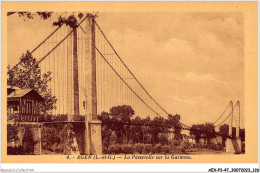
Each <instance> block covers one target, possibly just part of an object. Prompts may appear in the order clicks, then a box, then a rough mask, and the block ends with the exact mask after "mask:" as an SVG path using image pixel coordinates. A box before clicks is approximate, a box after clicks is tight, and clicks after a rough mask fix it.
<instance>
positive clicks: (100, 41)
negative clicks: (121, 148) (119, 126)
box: [8, 15, 241, 154]
mask: <svg viewBox="0 0 260 173" xmlns="http://www.w3.org/2000/svg"><path fill="white" fill-rule="evenodd" d="M30 53H31V55H32V56H33V57H34V58H36V60H37V63H36V64H35V65H36V66H37V65H39V66H40V69H41V72H42V74H43V73H47V72H51V78H52V80H51V81H50V82H49V83H48V88H49V89H50V90H51V93H52V95H54V96H56V98H57V103H56V109H54V110H52V113H51V114H53V115H63V114H66V115H68V117H69V119H68V122H72V123H73V122H75V121H74V120H73V117H74V116H76V115H83V116H85V122H84V124H85V125H78V127H80V128H79V129H78V131H77V133H78V134H79V137H80V138H81V139H82V143H81V144H79V145H80V147H79V148H80V150H81V153H85V154H90V153H91V154H102V138H101V122H100V121H99V120H98V119H97V115H99V114H101V113H102V112H104V111H106V112H108V111H109V109H110V108H111V107H113V106H117V105H129V106H131V107H132V108H133V109H134V110H135V113H136V114H137V115H144V116H149V117H167V116H168V115H169V113H168V112H167V111H166V110H165V109H164V108H163V107H162V106H161V105H160V104H159V103H158V102H157V101H156V100H155V99H154V98H153V97H152V96H151V94H150V93H149V92H148V91H147V90H146V89H145V88H144V86H143V85H142V84H141V82H140V81H139V80H138V79H137V78H136V76H135V75H134V74H133V72H132V71H131V70H130V69H129V67H128V66H127V65H126V64H125V63H124V61H123V59H122V58H121V57H120V56H119V54H118V53H117V52H116V50H115V48H114V47H113V46H112V44H111V43H110V41H109V40H108V38H107V37H106V35H105V34H104V32H103V31H102V29H101V27H100V26H99V25H98V23H97V22H96V21H95V17H93V16H90V15H87V16H86V17H85V18H83V19H82V20H81V21H80V22H79V23H78V24H77V26H76V27H74V28H71V27H69V26H66V25H65V24H63V25H61V26H58V27H57V28H56V29H55V30H54V31H53V32H52V33H51V34H50V35H49V36H47V37H46V39H44V40H43V41H42V42H41V43H40V44H39V45H38V46H37V47H36V48H35V49H33V50H32V51H30ZM20 64H21V62H19V63H18V64H16V65H15V66H14V67H13V68H12V69H10V70H9V72H11V71H12V70H13V69H14V68H16V67H18V66H19V65H20ZM9 72H8V73H9ZM28 73H30V71H28ZM235 108H237V109H235ZM228 109H230V113H229V114H228V115H227V116H226V117H224V114H225V113H226V111H227V110H228ZM235 110H238V115H239V118H238V119H234V118H233V117H234V114H235ZM228 120H229V135H228V136H227V137H228V142H227V145H228V146H227V151H228V152H234V150H235V149H236V148H239V147H240V150H241V144H239V141H238V140H239V129H240V127H241V126H240V124H241V123H240V122H241V117H240V102H239V101H238V102H237V103H236V104H235V106H234V107H233V102H232V101H231V102H230V103H229V104H228V106H227V108H226V109H225V111H224V112H223V114H221V115H220V117H219V118H218V119H217V120H216V121H215V122H214V123H213V124H214V125H215V127H219V126H220V125H222V124H224V123H225V122H226V121H228ZM234 122H235V124H236V126H235V127H236V128H237V130H236V135H233V134H232V127H234ZM75 123H77V122H75ZM125 124H127V123H125ZM131 125H138V124H131ZM139 125H141V126H144V125H143V124H139ZM181 125H182V129H185V130H190V129H191V127H189V126H187V125H185V124H183V123H181ZM216 134H217V133H216ZM218 135H222V134H218ZM234 141H235V142H234ZM234 143H236V144H234ZM240 143H241V141H240ZM235 145H239V147H234V146H235ZM236 150H239V149H236Z"/></svg>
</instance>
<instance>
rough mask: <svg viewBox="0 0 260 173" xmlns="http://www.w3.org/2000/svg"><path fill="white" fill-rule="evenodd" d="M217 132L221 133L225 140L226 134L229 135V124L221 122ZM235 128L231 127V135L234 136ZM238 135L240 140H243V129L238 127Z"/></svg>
mask: <svg viewBox="0 0 260 173" xmlns="http://www.w3.org/2000/svg"><path fill="white" fill-rule="evenodd" d="M219 133H220V134H222V135H223V140H226V138H227V137H226V136H229V125H227V124H223V125H221V126H220V127H219ZM235 134H236V128H235V127H232V136H235ZM239 137H240V138H241V141H242V142H243V141H245V129H239Z"/></svg>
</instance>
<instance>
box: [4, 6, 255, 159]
mask: <svg viewBox="0 0 260 173" xmlns="http://www.w3.org/2000/svg"><path fill="white" fill-rule="evenodd" d="M164 6H165V5H163V4H162V5H161V7H162V9H163V7H164ZM256 6H257V5H256ZM20 9H22V8H18V10H16V8H14V10H9V9H6V10H5V14H3V12H2V16H3V15H5V18H6V51H7V52H6V54H5V55H6V57H2V61H3V58H5V63H2V66H1V68H2V69H3V68H5V71H4V72H5V73H3V74H6V76H5V77H3V76H2V93H3V92H5V94H6V95H4V96H3V94H2V99H1V100H2V102H1V103H2V109H3V105H4V107H5V112H6V114H5V112H3V111H2V115H1V117H2V118H1V119H2V120H4V122H2V123H5V125H6V126H5V127H6V128H4V129H5V130H4V131H2V133H5V136H6V139H3V138H2V143H5V144H4V146H5V147H4V148H3V147H2V152H3V150H5V151H6V156H7V157H12V156H17V158H19V157H20V156H21V157H28V158H29V157H31V156H33V155H37V156H39V157H42V156H43V157H45V156H46V157H47V156H48V157H50V158H51V157H53V158H55V157H62V158H63V159H64V160H67V161H68V162H69V160H70V159H71V160H73V159H79V160H80V159H93V158H94V159H95V158H96V159H98V158H99V156H100V159H101V161H102V160H104V159H107V158H109V157H111V158H112V160H116V159H124V161H123V162H127V159H130V160H131V159H132V160H136V159H137V160H138V159H145V160H149V159H158V158H157V157H156V156H157V155H161V156H162V158H165V159H167V155H168V156H169V157H170V158H171V159H173V160H174V159H181V160H182V159H183V160H186V161H189V160H193V158H199V157H201V156H203V157H204V156H205V157H219V156H221V158H222V157H223V158H225V157H227V158H228V157H235V158H236V159H239V158H242V157H243V158H244V157H245V156H246V154H252V150H251V149H253V148H252V147H250V149H249V150H248V148H249V147H247V145H248V143H252V141H251V140H252V139H250V138H249V137H248V135H250V133H251V132H252V128H253V126H251V124H252V123H254V122H253V121H252V120H253V119H255V120H257V116H258V115H257V114H254V115H253V114H249V113H248V112H247V110H248V109H247V104H249V102H248V100H247V101H246V96H247V94H246V93H247V91H246V90H250V88H249V87H247V83H246V82H247V75H248V72H247V71H246V70H248V66H247V65H246V64H247V60H246V57H245V56H246V54H247V52H246V40H247V39H249V38H248V37H246V36H247V30H246V28H248V26H247V25H246V20H245V19H246V17H245V13H244V12H243V11H242V10H233V8H230V10H223V11H220V10H204V11H203V10H199V11H192V10H181V11H180V10H176V11H174V10H165V11H164V10H155V11H151V10H143V11H134V10H133V11H131V10H126V11H123V10H122V11H117V10H114V11H113V10H110V11H108V10H103V11H102V10H101V9H98V8H97V9H96V10H95V9H94V10H87V9H85V10H84V8H83V9H77V8H76V9H75V10H59V9H57V10H53V9H52V8H50V9H49V10H48V9H47V10H46V8H44V10H35V9H32V10H28V8H26V9H24V10H20ZM256 13H257V11H256ZM2 27H3V25H2ZM255 59H256V60H257V55H256V58H255ZM256 62H257V61H256ZM2 72H3V70H2ZM255 75H256V77H257V74H255ZM255 94H256V96H257V92H256V93H255ZM3 97H5V99H4V100H3ZM3 102H4V103H3ZM256 112H257V111H256ZM3 117H5V119H3ZM252 117H253V118H252ZM257 126H258V124H257ZM257 126H256V127H257ZM2 129H3V126H2ZM256 130H257V129H256ZM251 134H252V133H251ZM255 135H257V133H256V134H255ZM251 137H252V136H251ZM255 140H256V142H257V140H258V137H257V136H256V139H255ZM254 144H255V143H254ZM254 144H253V145H254ZM2 145H3V144H2ZM249 145H250V144H249ZM256 145H257V143H256ZM254 146H255V145H254ZM256 149H257V148H256ZM256 152H258V150H256ZM31 158H33V157H31ZM37 158H38V157H37ZM219 158H220V157H219ZM254 158H255V157H254ZM139 161H140V162H142V160H139ZM220 161H221V160H219V161H218V162H220ZM231 161H232V159H231ZM58 162H59V161H58ZM157 162H159V161H157Z"/></svg>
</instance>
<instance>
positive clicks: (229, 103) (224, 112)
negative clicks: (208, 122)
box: [212, 103, 230, 124]
mask: <svg viewBox="0 0 260 173" xmlns="http://www.w3.org/2000/svg"><path fill="white" fill-rule="evenodd" d="M229 106H230V103H229V104H228V105H227V107H226V109H225V110H224V112H223V113H222V114H221V115H220V116H219V118H218V119H217V120H216V121H215V122H214V123H212V124H215V123H216V122H217V121H218V120H220V118H221V117H222V116H223V115H224V114H225V113H226V111H227V109H228V107H229Z"/></svg>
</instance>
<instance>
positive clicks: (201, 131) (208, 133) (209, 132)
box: [190, 123, 215, 142]
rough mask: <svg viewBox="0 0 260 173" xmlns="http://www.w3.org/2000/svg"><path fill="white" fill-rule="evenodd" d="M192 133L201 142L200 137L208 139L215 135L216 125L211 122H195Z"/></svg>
mask: <svg viewBox="0 0 260 173" xmlns="http://www.w3.org/2000/svg"><path fill="white" fill-rule="evenodd" d="M190 134H191V135H194V136H195V140H196V141H197V142H199V139H200V138H206V139H207V140H209V139H211V138H213V137H215V127H214V125H213V124H211V123H205V124H195V125H192V127H191V129H190Z"/></svg>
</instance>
